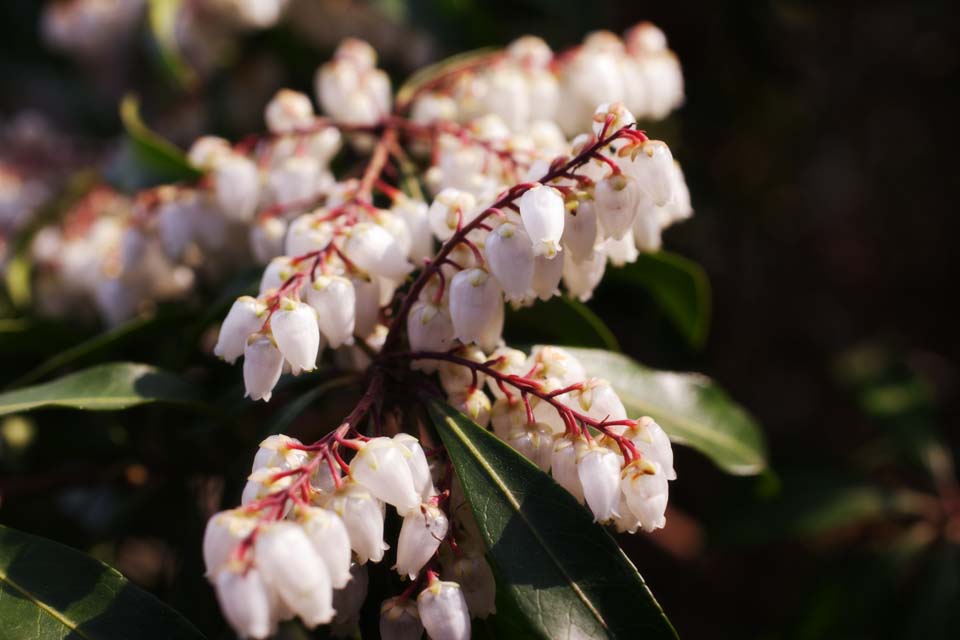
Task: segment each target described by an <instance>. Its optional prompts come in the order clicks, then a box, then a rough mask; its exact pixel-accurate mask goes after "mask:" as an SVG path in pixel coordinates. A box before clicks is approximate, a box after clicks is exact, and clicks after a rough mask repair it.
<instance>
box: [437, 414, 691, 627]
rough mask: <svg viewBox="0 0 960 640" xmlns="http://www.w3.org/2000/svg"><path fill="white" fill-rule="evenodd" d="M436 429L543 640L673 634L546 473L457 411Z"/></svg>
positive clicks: (609, 541) (588, 519) (630, 569)
mask: <svg viewBox="0 0 960 640" xmlns="http://www.w3.org/2000/svg"><path fill="white" fill-rule="evenodd" d="M429 411H430V415H431V418H432V420H433V423H434V425H435V426H436V429H437V431H438V432H439V434H440V437H441V439H442V440H443V444H444V445H445V447H446V450H447V454H448V455H449V456H450V459H451V460H452V461H453V466H454V469H456V472H457V477H458V478H459V479H460V483H461V484H462V485H463V490H464V493H465V495H466V496H467V500H468V502H469V503H470V508H471V510H472V511H473V514H474V516H475V517H476V520H477V525H478V526H479V529H480V533H481V534H482V535H483V538H484V541H485V542H486V544H487V550H488V553H489V557H490V558H492V560H493V561H494V563H495V565H496V570H497V572H498V575H499V576H501V578H502V580H503V583H504V584H503V585H502V586H505V587H506V589H507V591H508V593H509V594H510V596H511V598H512V600H513V601H514V603H515V604H516V605H517V607H518V609H519V610H520V611H521V612H522V613H523V615H524V616H525V617H526V619H527V622H528V623H529V624H530V626H531V628H532V629H535V630H536V631H537V632H538V634H539V635H540V636H542V637H545V638H559V637H578V638H644V640H654V639H656V638H676V637H677V636H676V632H675V631H674V629H673V627H672V626H671V624H670V622H669V621H668V620H667V618H666V615H664V613H663V610H662V609H661V608H660V605H659V604H657V601H656V600H655V599H654V597H653V594H651V593H650V590H649V589H648V588H647V586H646V584H645V583H644V582H643V578H641V577H640V574H639V573H638V572H637V569H636V567H634V566H633V564H632V563H631V562H630V560H629V559H628V558H627V557H626V555H624V553H623V551H621V550H620V548H619V547H618V546H617V543H616V542H615V541H614V539H613V538H612V537H611V536H610V534H609V533H608V532H607V531H606V530H605V529H604V528H602V527H601V526H599V525H597V524H595V523H594V522H593V517H592V516H591V515H590V514H589V513H588V512H587V511H586V510H585V509H584V508H583V507H582V506H581V505H579V504H578V503H577V501H576V499H575V498H573V496H571V495H570V494H569V493H567V492H566V491H565V490H564V489H562V488H561V487H560V486H559V485H558V484H556V483H555V482H554V481H553V480H552V479H551V478H550V477H549V476H548V475H546V474H545V473H543V472H542V471H540V470H539V469H538V468H537V467H535V466H534V465H533V464H531V463H530V462H529V461H528V460H526V459H525V458H523V457H522V456H521V455H520V454H518V453H517V452H516V451H514V450H513V449H512V448H510V447H509V446H508V445H507V444H505V443H504V442H502V441H501V440H500V439H499V438H497V437H496V436H494V435H493V434H491V433H489V432H487V431H485V430H484V429H483V428H482V427H480V426H479V425H477V424H476V423H474V422H472V421H471V420H470V419H469V418H467V417H466V416H464V415H463V414H461V413H460V412H458V411H457V410H455V409H453V408H451V407H449V406H447V405H445V404H441V403H438V402H431V403H430V404H429Z"/></svg>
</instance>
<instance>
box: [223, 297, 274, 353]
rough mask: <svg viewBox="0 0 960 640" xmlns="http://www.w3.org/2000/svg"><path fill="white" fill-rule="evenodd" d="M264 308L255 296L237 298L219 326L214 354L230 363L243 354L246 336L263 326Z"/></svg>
mask: <svg viewBox="0 0 960 640" xmlns="http://www.w3.org/2000/svg"><path fill="white" fill-rule="evenodd" d="M266 310H267V307H266V305H265V304H263V303H262V302H260V301H259V300H257V299H256V298H252V297H250V296H241V297H239V298H237V300H236V301H235V302H234V303H233V306H231V307H230V311H229V312H227V317H226V318H224V319H223V324H222V325H221V326H220V334H219V335H218V336H217V344H216V346H215V347H214V348H213V353H214V355H216V356H218V357H220V358H222V359H224V360H226V361H227V362H229V363H230V364H233V363H234V362H236V361H237V358H239V357H240V356H242V355H243V351H244V349H245V348H246V346H247V338H249V337H250V336H251V335H252V334H254V333H256V332H257V331H259V330H260V327H262V326H263V321H264V312H265V311H266Z"/></svg>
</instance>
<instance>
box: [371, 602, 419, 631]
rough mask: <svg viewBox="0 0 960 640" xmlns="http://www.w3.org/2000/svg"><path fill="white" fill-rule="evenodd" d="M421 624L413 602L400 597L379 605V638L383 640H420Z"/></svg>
mask: <svg viewBox="0 0 960 640" xmlns="http://www.w3.org/2000/svg"><path fill="white" fill-rule="evenodd" d="M422 636H423V623H421V622H420V613H419V612H418V611H417V604H416V602H414V601H413V600H410V599H407V598H402V597H400V596H397V597H394V598H388V599H387V600H384V601H383V604H382V605H380V637H381V638H382V639H383V640H420V638H421V637H422Z"/></svg>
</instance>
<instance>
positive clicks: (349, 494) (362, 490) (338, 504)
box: [327, 480, 389, 564]
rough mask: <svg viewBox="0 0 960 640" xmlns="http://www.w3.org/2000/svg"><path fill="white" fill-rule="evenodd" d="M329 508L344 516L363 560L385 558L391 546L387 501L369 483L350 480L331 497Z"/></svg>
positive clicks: (360, 559) (346, 525)
mask: <svg viewBox="0 0 960 640" xmlns="http://www.w3.org/2000/svg"><path fill="white" fill-rule="evenodd" d="M327 508H328V509H331V510H332V511H333V512H334V513H336V514H337V515H339V516H340V518H341V519H342V520H343V524H344V526H345V527H346V528H347V533H348V534H350V547H351V548H352V549H353V551H354V553H356V554H357V560H359V562H360V564H364V563H366V562H367V561H368V560H372V561H373V562H380V561H381V560H382V559H383V552H384V551H385V550H386V549H388V548H389V547H388V546H387V544H386V543H384V541H383V503H382V502H380V501H379V500H378V499H376V498H375V497H373V495H372V494H371V493H370V491H368V490H367V488H366V487H363V486H361V485H360V484H358V483H357V482H355V481H350V480H347V481H346V482H344V483H343V485H342V486H341V487H340V489H338V490H337V491H336V492H335V493H334V494H333V495H332V496H331V497H330V499H329V500H328V501H327Z"/></svg>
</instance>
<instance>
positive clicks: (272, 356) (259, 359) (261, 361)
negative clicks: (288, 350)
mask: <svg viewBox="0 0 960 640" xmlns="http://www.w3.org/2000/svg"><path fill="white" fill-rule="evenodd" d="M282 370H283V356H282V355H281V354H280V350H279V349H277V345H276V343H274V341H273V338H272V337H270V336H268V335H265V334H262V333H255V334H253V335H252V336H250V337H249V338H248V339H247V346H246V348H245V349H244V351H243V384H244V386H245V387H246V395H247V396H248V397H249V398H250V399H251V400H263V401H264V402H270V398H271V397H272V396H273V388H274V387H275V386H276V384H277V381H278V380H280V372H281V371H282Z"/></svg>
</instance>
